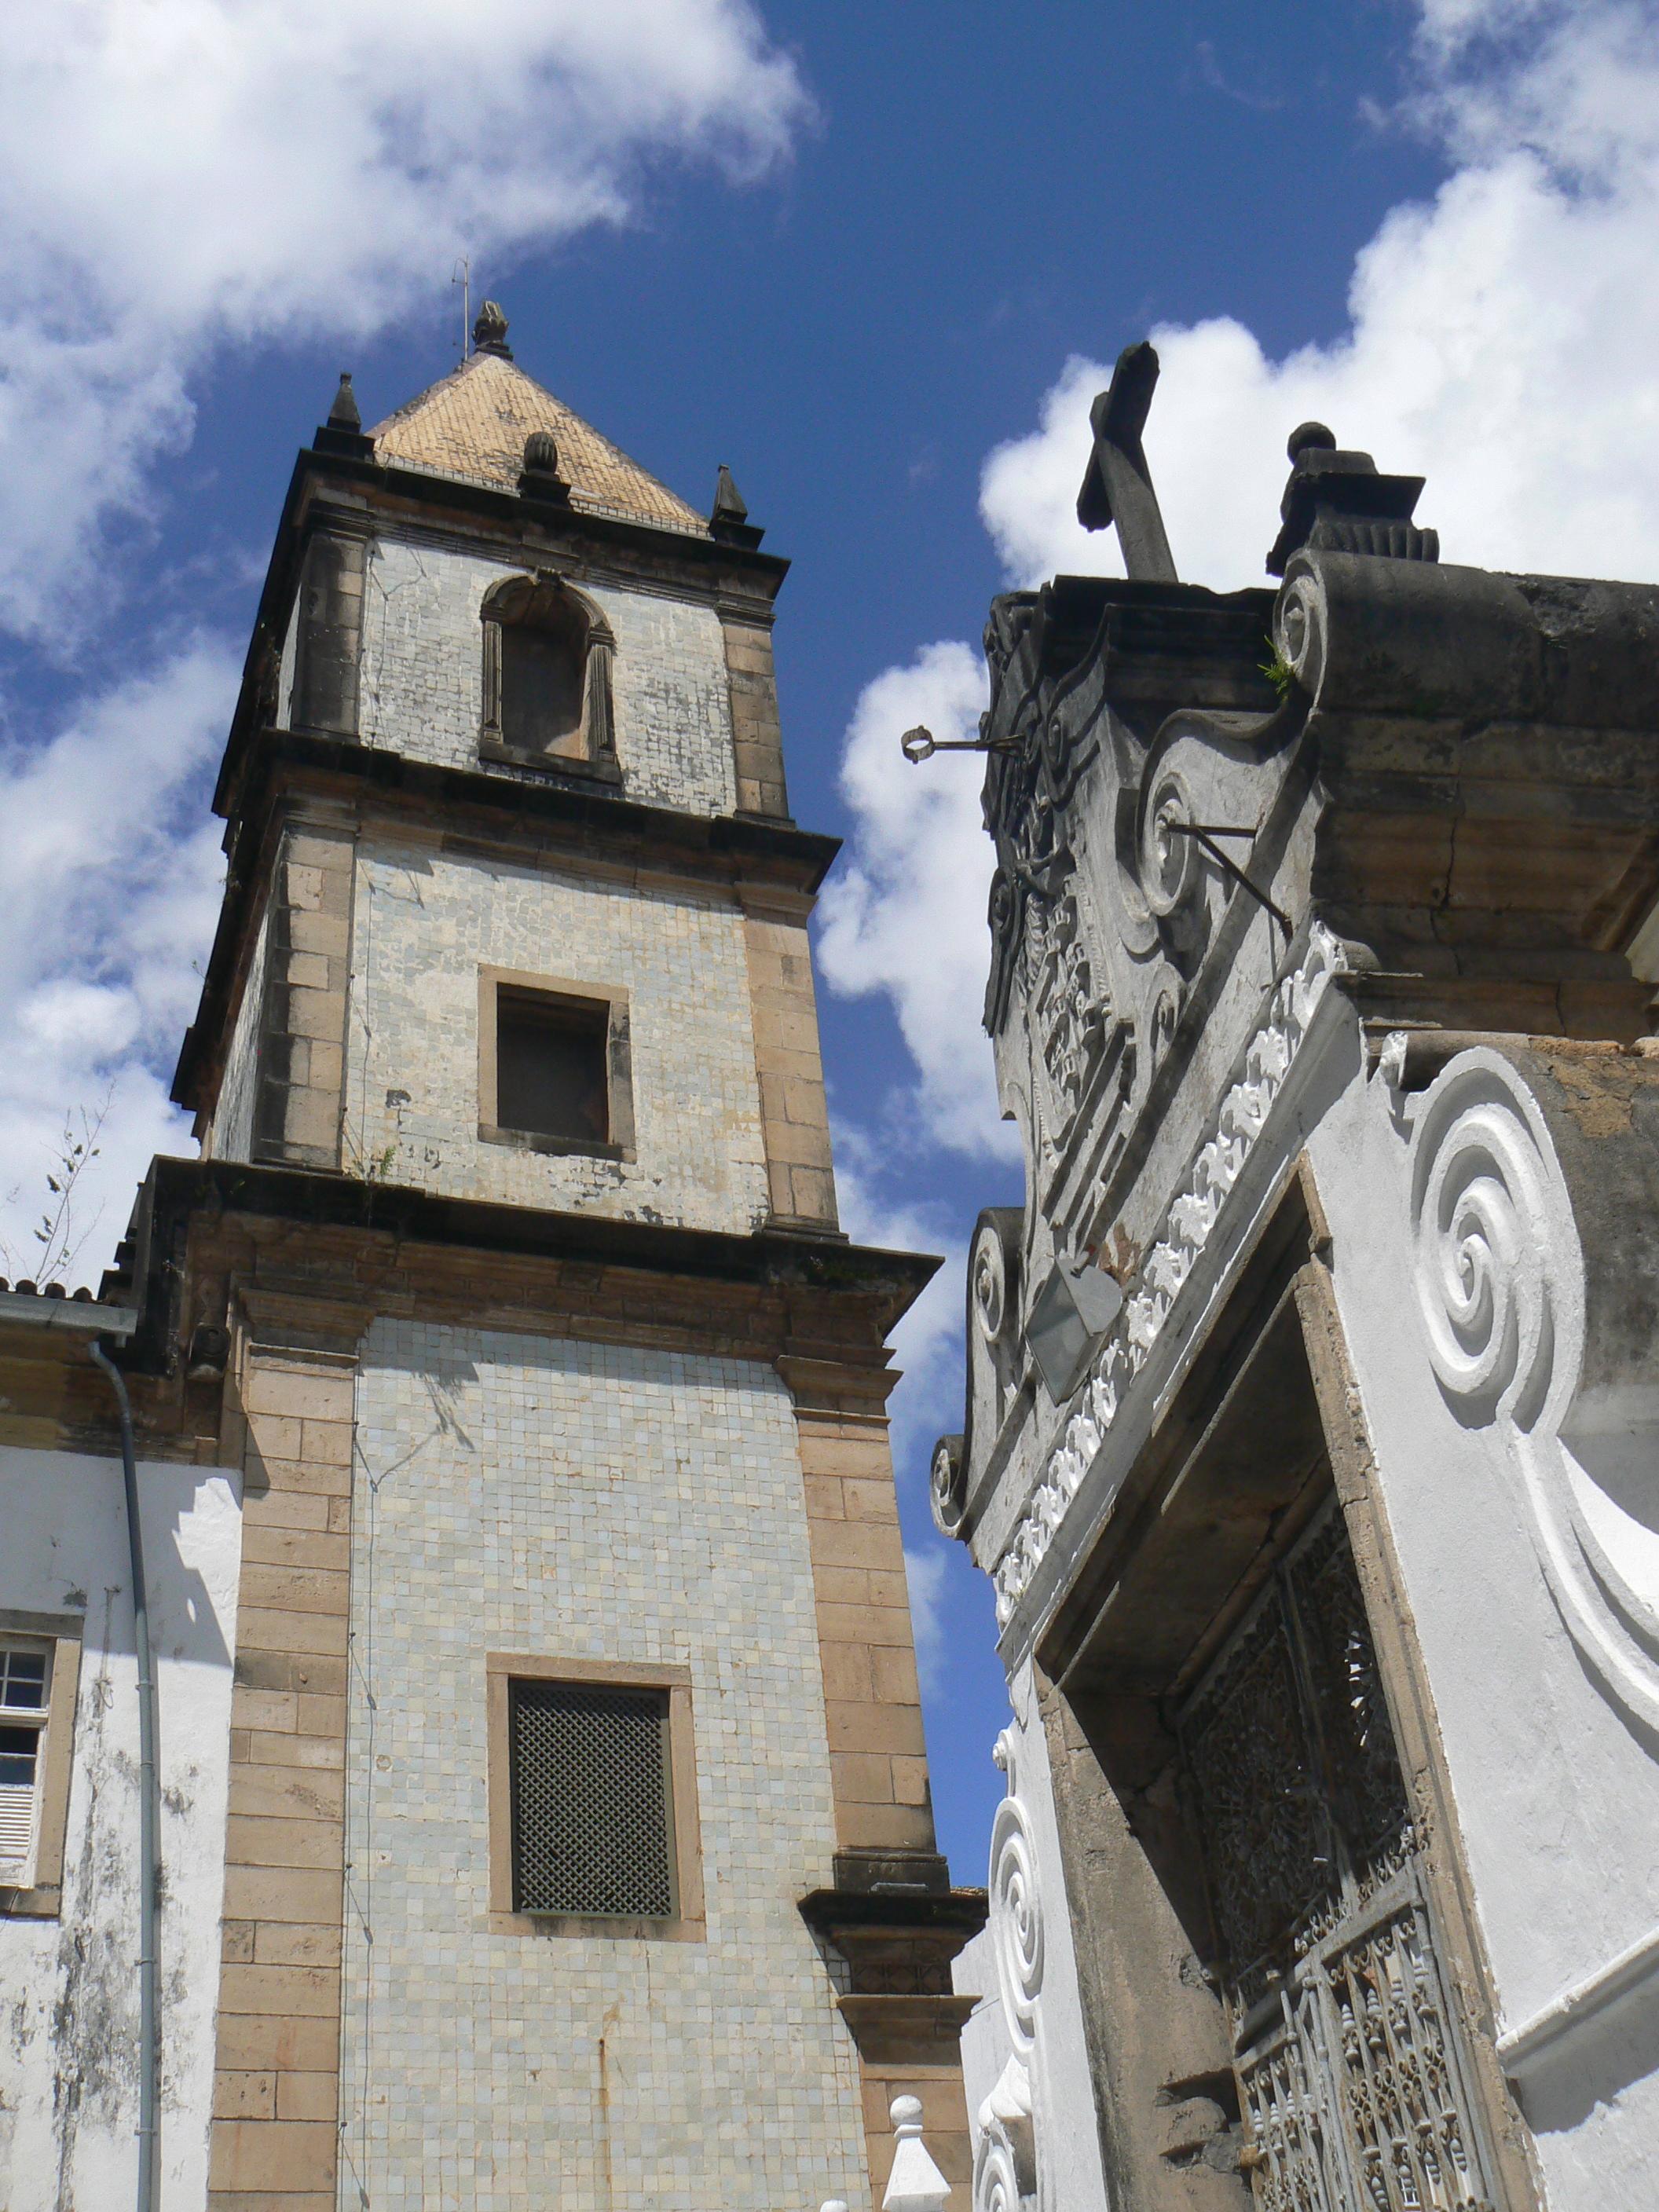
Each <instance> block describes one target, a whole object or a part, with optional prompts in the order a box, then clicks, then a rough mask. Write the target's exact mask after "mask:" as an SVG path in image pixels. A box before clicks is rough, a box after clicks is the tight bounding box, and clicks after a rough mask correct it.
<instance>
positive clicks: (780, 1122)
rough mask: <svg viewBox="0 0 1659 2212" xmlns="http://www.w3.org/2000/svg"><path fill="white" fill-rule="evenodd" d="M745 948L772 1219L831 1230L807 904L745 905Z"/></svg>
mask: <svg viewBox="0 0 1659 2212" xmlns="http://www.w3.org/2000/svg"><path fill="white" fill-rule="evenodd" d="M744 945H745V950H746V951H747V955H748V962H749V987H750V994H751V996H752V1000H753V1006H754V1024H755V1064H756V1069H757V1073H758V1075H759V1078H760V1092H761V1115H762V1120H763V1127H764V1131H765V1138H766V1175H767V1188H768V1192H769V1197H770V1200H771V1207H772V1214H773V1218H774V1219H775V1220H776V1221H779V1222H781V1223H786V1224H787V1225H790V1226H792V1227H793V1226H799V1227H802V1228H808V1229H834V1228H835V1227H836V1223H837V1216H836V1179H835V1169H834V1164H833V1162H832V1160H831V1158H830V1151H829V1109H828V1106H827V1103H826V1102H825V1099H824V1095H823V1060H822V1059H821V1058H820V1055H819V1048H818V1013H817V1000H816V998H815V996H814V993H813V988H812V954H811V946H810V945H809V943H808V941H807V935H806V914H805V902H797V903H796V904H795V905H793V906H790V907H777V906H772V905H767V904H762V903H760V902H753V901H751V902H748V911H747V915H746V927H745V936H744Z"/></svg>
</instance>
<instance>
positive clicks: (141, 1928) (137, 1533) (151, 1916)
mask: <svg viewBox="0 0 1659 2212" xmlns="http://www.w3.org/2000/svg"><path fill="white" fill-rule="evenodd" d="M89 1348H90V1350H91V1352H92V1357H93V1360H94V1364H96V1365H97V1366H99V1367H100V1368H101V1369H102V1370H103V1371H104V1373H105V1374H106V1376H108V1377H109V1383H110V1388H111V1389H112V1390H113V1391H114V1393H115V1404H116V1410H117V1412H118V1413H119V1415H120V1420H121V1477H122V1482H123V1486H124V1487H125V1492H126V1504H127V1555H128V1559H129V1560H130V1562H131V1577H132V1631H133V1643H134V1648H135V1650H136V1651H137V1659H138V1858H139V1883H140V1887H139V1892H138V2065H139V2074H138V2198H137V2212H151V2208H152V2207H153V2206H154V2204H155V2169H156V2151H157V2149H158V2148H159V2144H158V2136H159V2135H160V2129H159V2127H158V2125H157V2119H156V2106H157V2101H158V2100H157V2094H156V2092H157V2089H158V2087H159V2076H160V2074H161V2047H160V2042H159V2039H158V2034H157V2026H156V2002H155V2000H156V1990H157V1984H158V1982H159V1978H160V1977H159V1973H158V1969H157V1958H156V1945H155V1917H156V1916H155V1907H156V1900H157V1898H158V1897H159V1895H160V1893H161V1784H160V1778H159V1776H158V1774H157V1771H156V1765H155V1666H154V1664H153V1662H152V1661H151V1658H150V1650H149V1603H148V1601H147V1599H146V1595H145V1591H144V1540H143V1532H142V1530H141V1529H140V1528H139V1525H138V1470H137V1467H136V1465H135V1464H134V1462H133V1453H132V1407H131V1403H130V1402H129V1401H128V1398H127V1386H126V1383H125V1381H124V1380H123V1378H122V1375H121V1370H120V1369H119V1368H118V1366H117V1365H116V1364H115V1362H114V1361H113V1360H112V1358H110V1356H109V1354H108V1353H107V1352H106V1351H105V1349H104V1347H103V1346H102V1345H101V1344H100V1343H99V1342H98V1340H96V1339H95V1338H94V1340H93V1342H92V1345H91V1346H90V1347H89Z"/></svg>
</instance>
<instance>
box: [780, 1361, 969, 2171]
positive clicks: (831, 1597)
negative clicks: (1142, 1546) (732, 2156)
mask: <svg viewBox="0 0 1659 2212" xmlns="http://www.w3.org/2000/svg"><path fill="white" fill-rule="evenodd" d="M778 1364H779V1367H780V1370H781V1372H782V1374H783V1376H784V1379H785V1381H786V1382H787V1383H788V1385H789V1387H790V1390H791V1392H792V1393H793V1396H794V1400H795V1419H796V1424H797V1431H798V1434H799V1443H800V1457H801V1468H802V1474H803V1478H804V1480H805V1491H806V1526H807V1533H808V1539H809V1542H810V1546H811V1560H812V1580H813V1586H814V1590H815V1594H816V1596H817V1616H818V1650H819V1653H820V1656H821V1659H822V1662H823V1695H824V1711H825V1715H826V1717H827V1720H828V1723H829V1768H830V1780H831V1788H832V1791H833V1795H834V1800H835V1808H836V1857H835V1873H836V1881H835V1889H834V1892H833V1893H820V1894H818V1895H817V1896H814V1897H813V1898H811V1899H806V1900H805V1901H804V1904H803V1910H804V1911H805V1913H806V1917H807V1919H808V1921H809V1923H811V1925H812V1927H813V1928H814V1929H815V1930H816V1931H817V1934H818V1935H819V1936H820V1938H821V1939H822V1940H823V1941H825V1942H828V1943H829V1945H831V1946H832V1947H833V1948H834V1949H835V1950H836V1952H838V1953H839V1954H840V1955H841V1957H842V1960H844V1961H845V1965H846V1982H845V1986H844V1989H843V1991H842V1995H841V1996H840V1998H839V2000H838V2002H839V2005H840V2009H841V2013H842V2018H843V2019H844V2020H845V2021H846V2022H847V2025H848V2028H849V2029H850V2030H851V2032H852V2035H853V2039H854V2042H855V2044H856V2045H857V2046H858V2051H859V2061H860V2077H861V2081H862V2090H863V2099H864V2121H865V2141H866V2148H867V2154H868V2157H869V2162H870V2173H871V2179H872V2187H873V2190H874V2194H875V2198H876V2201H877V2203H879V2202H880V2199H881V2193H882V2191H883V2188H884V2185H885V2183H886V2179H887V2175H888V2172H889V2170H890V2166H891V2163H892V2157H893V2144H894V2136H893V2124H892V2121H891V2118H890V2107H891V2106H892V2102H893V2100H894V2099H895V2098H896V2097H900V2096H912V2097H919V2098H920V2099H921V2103H922V2110H923V2115H924V2118H925V2121H926V2124H927V2133H928V2140H929V2142H930V2143H931V2144H932V2146H933V2149H934V2151H935V2153H936V2154H937V2155H938V2157H939V2162H940V2164H941V2166H943V2168H944V2170H945V2173H946V2175H947V2176H948V2177H949V2179H951V2181H952V2183H953V2184H958V2185H961V2187H962V2190H963V2197H964V2198H965V2197H966V2195H967V2193H968V2191H969V2187H970V2185H971V2170H972V2154H971V2148H970V2145H969V2134H968V2114H967V2108H966V2106H965V2105H964V2103H963V2089H962V2059H961V2051H960V2037H961V2032H962V2024H963V2020H964V2018H965V2017H966V2015H967V2014H968V2012H969V2010H971V2008H972V2004H973V2000H972V1999H971V1998H965V1999H964V1998H961V1997H957V1996H955V1995H954V1994H953V1992H952V1990H951V1959H952V1957H953V1956H954V1955H955V1954H956V1952H957V1950H959V1949H960V1948H961V1947H962V1945H963V1943H964V1942H966V1941H967V1940H968V1938H969V1936H970V1935H971V1934H973V1933H974V1931H975V1929H976V1928H977V1927H978V1926H979V1925H980V1924H981V1922H982V1920H983V1917H984V1914H983V1906H982V1902H981V1900H980V1899H978V1898H974V1899H969V1898H965V1897H964V1896H963V1893H961V1892H957V1893H952V1892H951V1888H950V1875H949V1871H948V1869H947V1868H946V1866H945V1862H944V1860H943V1859H942V1858H941V1857H940V1856H939V1850H938V1846H937V1844H936V1842H935V1838H934V1834H933V1804H932V1800H931V1796H930V1794H929V1790H928V1782H927V1745H926V1742H925V1741H924V1739H923V1735H922V1724H921V1690H920V1688H919V1686H918V1684H917V1679H916V1657H915V1632H914V1630H913V1628H912V1626H911V1620H910V1596H909V1589H908V1584H907V1583H906V1579H905V1572H904V1549H903V1543H902V1538H901V1536H900V1533H899V1522H898V1501H897V1498H896V1494H895V1492H894V1488H893V1463H892V1458H891V1454H890V1449H889V1445H888V1437H887V1416H886V1413H885V1412H884V1404H885V1401H886V1396H887V1393H888V1391H889V1390H890V1389H891V1388H892V1385H893V1384H894V1383H896V1381H897V1379H898V1378H897V1376H896V1375H894V1374H893V1373H891V1372H890V1370H886V1369H880V1370H872V1369H866V1368H860V1367H854V1366H850V1365H849V1366H843V1365H842V1364H840V1363H838V1362H836V1361H830V1360H817V1359H808V1358H795V1357H788V1356H786V1357H785V1358H782V1359H781V1360H780V1361H779V1363H778Z"/></svg>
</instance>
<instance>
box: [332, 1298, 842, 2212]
mask: <svg viewBox="0 0 1659 2212" xmlns="http://www.w3.org/2000/svg"><path fill="white" fill-rule="evenodd" d="M357 1418H358V1440H359V1455H358V1462H357V1465H358V1470H359V1476H358V1479H359V1489H358V1492H357V1495H356V1501H355V1504H354V1509H353V1516H352V1593H353V1615H352V1639H353V1643H352V1648H353V1651H354V1655H355V1663H354V1668H353V1686H352V1692H351V1702H350V1723H349V1726H350V1736H349V1749H348V1756H347V1822H348V1828H347V1854H346V1855H347V1857H348V1859H349V1862H350V1863H351V1865H352V1868H353V1869H354V1871H353V1874H352V1875H351V1876H350V1877H349V1893H348V1912H347V1939H346V1960H345V1984H344V1998H343V2009H344V2063H345V2073H344V2080H343V2103H342V2114H343V2137H342V2148H343V2166H342V2197H341V2202H342V2203H343V2204H347V2203H349V2204H353V2205H355V2204H356V2203H358V2201H359V2199H358V2196H357V2191H358V2190H359V2189H362V2191H366V2192H367V2201H368V2202H369V2203H372V2204H375V2205H381V2204H392V2203H396V2204H404V2203H409V2204H417V2203H418V2204H425V2205H428V2206H431V2207H434V2208H435V2207H436V2206H437V2205H438V2204H439V2203H443V2204H446V2205H447V2204H449V2203H457V2204H465V2205H466V2206H467V2207H469V2208H471V2207H477V2208H478V2212H486V2208H488V2212H507V2208H512V2212H532V2208H535V2209H536V2212H539V2208H542V2207H544V2206H547V2205H550V2204H553V2203H558V2204H560V2205H562V2206H568V2207H570V2208H572V2212H586V2208H596V2209H597V2212H662V2208H664V2207H667V2206H671V2207H672V2208H674V2212H779V2208H789V2212H797V2208H805V2212H813V2208H815V2207H817V2205H819V2204H820V2203H823V2201H824V2200H825V2199H826V2198H829V2197H843V2198H845V2199H846V2200H847V2201H848V2202H849V2203H853V2204H854V2205H867V2203H868V2202H869V2192H868V2187H867V2184H866V2181H865V2180H864V2178H863V2176H864V2170H865V2151H864V2139H863V2130H862V2119H861V2108H860V2090H859V2081H858V2072H857V2059H856V2054H855V2052H854V2048H853V2045H852V2042H851V2039H850V2038H849V2036H848V2033H847V2031H846V2029H845V2027H844V2026H843V2024H842V2021H841V2018H840V2015H839V2014H838V2013H837V2012H836V2007H835V2001H834V1990H833V1988H832V1984H831V1981H830V1978H829V1973H828V1972H826V1970H825V1968H824V1966H823V1963H822V1961H821V1960H820V1959H819V1957H818V1954H817V1950H816V1948H815V1947H814V1945H813V1943H812V1941H811V1936H809V1934H808V1932H807V1930H806V1928H805V1924H804V1923H803V1922H802V1920H801V1917H800V1915H799V1911H797V1909H796V1903H795V1900H796V1899H798V1898H799V1897H801V1896H804V1895H805V1893H807V1892H808V1891H809V1890H811V1889H814V1888H816V1887H819V1886H820V1885H823V1884H827V1883H828V1882H829V1880H830V1879H831V1857H832V1849H833V1836H834V1813H833V1806H832V1802H831V1797H830V1788H829V1753H828V1741H827V1729H826V1723H825V1718H824V1710H823V1688H822V1680H821V1674H820V1668H819V1659H818V1649H817V1629H816V1617H815V1611H814V1604H813V1591H812V1576H811V1561H810V1559H809V1555H808V1551H807V1538H806V1521H805V1506H804V1502H803V1496H802V1488H803V1483H802V1475H801V1472H800V1465H799V1453H798V1450H797V1446H796V1442H795V1430H794V1419H793V1412H792V1408H791V1403H790V1400H789V1397H788V1395H787V1391H786V1390H785V1389H784V1387H783V1385H782V1384H781V1383H780V1382H779V1381H778V1379H777V1377H776V1376H775V1375H774V1374H773V1373H772V1371H771V1370H769V1368H766V1367H763V1366H758V1365H750V1364H739V1363H737V1362H733V1361H726V1360H715V1359H705V1358H684V1357H680V1356H678V1355H670V1354H667V1353H662V1352H645V1351H629V1350H625V1349H621V1348H617V1347H613V1346H601V1345H586V1344H576V1343H570V1342H562V1341H558V1340H545V1339H536V1338H532V1337H525V1336H513V1335H509V1334H501V1333H488V1332H477V1331H468V1330H460V1329H454V1328H442V1327H438V1326H434V1325H428V1324H417V1323H414V1322H391V1321H380V1322H376V1323H375V1325H374V1328H372V1329H371V1330H370V1332H369V1334H368V1337H367V1338H366V1340H365V1341H364V1345H363V1350H362V1365H361V1369H360V1377H359V1383H358V1405H357ZM490 1650H495V1651H501V1652H509V1653H511V1652H523V1653H527V1654H534V1655H541V1656H550V1657H557V1656H569V1657H574V1658H579V1659H585V1660H604V1659H611V1660H622V1661H640V1662H670V1663H674V1664H678V1665H683V1666H686V1667H689V1668H690V1670H691V1674H692V1682H693V1688H692V1703H693V1722H694V1728H695V1735H696V1778H697V1788H698V1803H699V1814H700V1820H701V1826H702V1871H703V1881H704V1886H705V1890H706V1899H707V1910H708V1936H707V1939H706V1941H703V1942H669V1941H663V1942H649V1941H638V1940H629V1939H623V1938H611V1939H599V1938H592V1937H586V1936H534V1935H525V1934H522V1933H513V1934H507V1933H499V1934H498V1933H492V1932H491V1930H490V1928H489V1920H488V1859H487V1854H488V1844H489V1829H488V1819H487V1807H486V1797H485V1777H486V1735H485V1677H484V1656H485V1654H486V1652H488V1651H490ZM370 1699H372V1700H373V1703H372V1705H371V1703H370ZM370 1929H372V1930H373V1942H372V1943H371V1942H369V1941H368V1931H369V1930H370Z"/></svg>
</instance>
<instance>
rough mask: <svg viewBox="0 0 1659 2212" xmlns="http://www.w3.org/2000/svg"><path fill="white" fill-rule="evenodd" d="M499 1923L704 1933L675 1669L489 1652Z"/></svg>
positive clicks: (681, 1689)
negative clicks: (518, 1656)
mask: <svg viewBox="0 0 1659 2212" xmlns="http://www.w3.org/2000/svg"><path fill="white" fill-rule="evenodd" d="M485 1663H486V1674H487V1679H488V1683H489V1769H490V1772H489V1805H490V1905H491V1908H492V1911H491V1917H492V1922H493V1923H495V1924H497V1925H500V1926H504V1927H524V1928H526V1929H537V1930H538V1931H540V1932H542V1933H544V1934H546V1933H578V1934H593V1933H598V1934H606V1935H620V1936H631V1937H638V1936H701V1935H702V1875H701V1869H700V1865H699V1858H698V1852H697V1846H696V1837H697V1820H696V1781H695V1776H694V1773H693V1771H692V1747H691V1701H690V1676H689V1674H688V1673H687V1671H686V1670H685V1669H684V1668H669V1667H665V1668H650V1667H639V1666H629V1665H623V1664H620V1663H618V1664H617V1665H614V1666H610V1665H605V1664H603V1663H596V1662H591V1661H558V1660H544V1659H532V1658H527V1657H526V1658H514V1657H512V1656H507V1655H495V1654H492V1655H491V1656H489V1658H488V1660H487V1661H486V1662H485Z"/></svg>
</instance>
